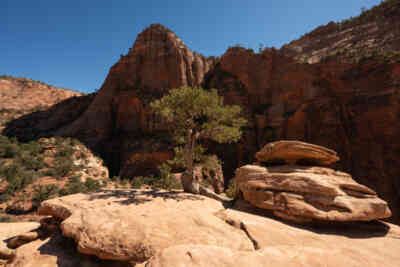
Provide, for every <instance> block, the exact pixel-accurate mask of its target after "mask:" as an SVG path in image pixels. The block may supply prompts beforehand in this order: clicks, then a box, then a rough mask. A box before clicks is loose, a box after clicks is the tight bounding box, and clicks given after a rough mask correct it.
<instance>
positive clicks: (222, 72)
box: [6, 9, 400, 223]
mask: <svg viewBox="0 0 400 267" xmlns="http://www.w3.org/2000/svg"><path fill="white" fill-rule="evenodd" d="M396 12H397V9H396ZM396 12H394V13H395V15H394V17H396V16H397V15H396V14H397V13H396ZM391 19H392V18H389V19H388V21H391ZM326 27H328V28H326V29H327V31H326V32H325V30H321V33H319V36H320V37H318V38H322V37H321V36H324V35H327V37H326V39H324V40H325V41H323V42H326V43H328V44H330V43H332V42H334V40H333V39H329V38H331V37H329V36H331V35H330V34H329V27H331V26H326ZM360 27H361V26H360ZM368 27H369V26H368ZM323 29H325V28H323ZM396 29H397V28H395V27H394V31H393V33H396ZM378 31H379V28H378ZM317 32H320V30H318V31H317ZM360 32H361V30H360ZM382 34H383V33H382ZM341 36H342V37H341ZM377 36H378V35H377ZM379 36H380V35H379ZM385 36H391V35H390V34H389V33H385ZM332 38H334V39H335V38H336V39H337V40H342V42H343V43H346V42H347V40H348V38H349V37H348V36H347V35H336V37H332ZM340 38H343V39H340ZM357 38H361V39H362V38H364V37H361V35H360V36H359V37H357ZM336 39H335V40H336ZM307 40H308V39H307ZM310 40H311V39H310ZM321 40H322V39H321ZM376 40H377V41H379V42H380V41H381V40H380V37H379V38H378V37H376ZM300 41H301V40H300ZM300 41H296V42H297V44H298V45H299V46H300V43H299V42H300ZM392 41H393V42H392ZM392 41H390V42H388V44H393V47H394V48H393V49H395V48H396V46H395V45H396V44H397V43H396V41H394V39H393V40H392ZM307 42H308V43H310V44H312V41H307ZM307 42H303V43H304V44H302V46H303V48H302V51H320V50H318V49H317V48H316V47H315V46H314V47H312V46H307V44H308V43H307ZM321 42H322V41H321ZM321 42H318V43H321ZM360 42H361V41H360ZM360 42H355V43H354V44H353V43H352V42H347V44H346V47H347V46H349V47H350V48H351V46H352V45H357V44H360ZM363 42H364V41H363ZM361 43H362V42H361ZM377 46H380V45H379V44H378V45H377ZM306 47H308V48H306ZM350 48H349V49H350ZM357 49H359V48H357ZM289 50H290V47H288V46H286V47H284V48H283V49H282V50H281V51H278V50H276V49H265V50H264V51H262V52H261V53H254V52H253V51H252V50H249V49H245V48H241V47H233V48H230V49H228V50H227V51H226V53H224V54H223V55H222V56H221V57H220V58H212V59H206V58H205V57H204V56H202V55H200V54H197V53H194V52H192V51H190V49H189V48H187V47H186V46H185V45H184V43H183V42H182V41H181V40H180V39H179V38H178V37H177V36H176V35H175V34H174V33H173V32H171V31H170V30H168V29H167V28H165V27H164V26H162V25H159V24H154V25H151V26H150V27H149V28H147V29H145V30H144V31H143V32H142V33H141V34H139V35H138V37H137V39H136V41H135V43H134V45H133V47H132V48H131V49H130V51H129V53H128V54H127V55H126V56H121V59H120V60H119V61H118V62H117V63H116V64H115V65H114V66H113V67H112V68H111V69H110V72H109V74H108V76H107V78H106V79H105V82H104V84H103V85H102V87H101V89H100V90H99V92H98V93H97V94H96V95H94V96H93V98H92V99H93V100H92V99H88V98H86V102H85V104H84V105H81V106H82V108H81V109H80V111H79V113H77V112H76V114H75V113H74V114H72V115H71V114H70V113H71V112H69V113H68V112H66V114H70V115H68V116H67V117H68V118H69V119H68V121H65V123H64V124H60V123H56V122H54V125H53V127H50V126H46V127H47V128H46V129H48V130H49V129H50V130H51V132H52V134H54V135H64V136H73V137H76V138H79V139H80V140H81V141H82V142H84V143H86V144H87V145H89V146H90V147H91V148H93V149H94V150H95V151H97V152H98V153H99V154H100V155H101V156H102V157H103V159H104V160H105V162H106V164H107V165H108V166H109V168H110V173H111V175H120V176H122V177H134V176H139V175H148V174H151V173H154V172H155V171H156V168H157V165H158V164H160V163H161V162H163V161H165V160H167V159H170V158H171V157H172V156H173V154H172V148H173V142H172V141H171V139H170V137H169V135H168V134H167V130H168V124H166V123H165V122H164V121H163V120H162V119H161V118H158V117H156V116H154V115H153V114H152V112H151V110H150V108H149V105H148V104H149V103H150V101H152V100H154V99H156V98H159V97H161V96H162V95H163V94H165V93H166V92H167V90H168V89H169V88H174V87H180V86H200V85H201V86H203V87H204V88H217V89H218V90H219V92H220V94H221V95H223V96H224V99H225V103H226V104H238V105H241V106H242V107H243V114H244V116H246V118H247V119H248V121H249V124H248V126H247V127H246V128H245V129H244V135H243V138H242V140H241V141H240V142H239V143H238V144H235V145H214V144H209V151H210V152H212V153H216V154H217V155H218V156H219V157H220V158H222V159H223V161H224V165H223V168H224V173H225V177H226V179H230V178H231V177H232V176H233V172H234V170H235V169H236V168H237V167H238V166H241V165H243V164H245V163H249V162H252V161H253V158H252V155H254V154H255V152H256V151H258V150H259V149H260V148H261V147H262V146H263V145H264V144H265V143H267V142H270V141H276V140H280V139H288V140H301V141H306V142H310V143H314V144H318V145H323V146H326V147H328V148H331V149H334V150H336V151H337V152H338V154H339V156H340V157H341V160H340V161H339V163H338V164H337V165H336V166H335V168H337V169H340V170H344V171H346V172H349V173H351V174H352V176H353V177H354V179H355V180H356V181H357V182H359V183H362V184H365V185H367V186H369V187H371V188H373V189H374V190H375V191H376V192H377V193H378V195H379V196H380V197H381V198H383V199H385V200H386V201H388V202H389V203H390V208H391V210H392V212H393V219H392V221H394V222H397V223H400V180H399V179H398V177H399V176H400V169H399V168H398V166H399V160H398V159H399V158H400V140H399V139H398V137H399V136H400V129H399V127H397V125H398V124H399V121H400V106H399V105H400V98H399V86H400V63H399V62H400V61H398V60H397V59H396V57H394V58H393V57H391V58H387V57H384V56H379V55H378V56H377V58H375V57H365V58H364V59H363V60H355V61H354V60H344V58H345V57H343V58H341V57H337V58H336V59H335V58H333V59H328V60H321V58H324V57H325V56H324V53H322V56H318V58H319V59H318V60H314V59H313V60H311V62H312V63H315V64H307V63H300V62H299V61H306V62H309V60H299V57H301V55H302V54H301V53H299V54H293V53H292V54H291V52H290V51H289ZM292 50H293V49H292ZM328 50H329V49H328ZM389 50H390V49H389ZM288 51H289V52H288ZM390 51H391V50H390ZM307 53H308V52H307ZM310 53H311V54H312V55H314V54H318V53H319V52H316V53H314V52H310ZM313 53H314V54H313ZM307 57H308V56H307ZM342 59H343V60H342ZM78 106H79V105H78ZM55 113H56V112H55ZM45 118H46V120H47V121H52V120H51V118H49V117H45ZM71 121H72V123H70V122H71ZM35 124H37V125H40V123H35ZM13 125H14V126H15V125H17V124H16V123H14V124H13ZM46 125H48V122H47V124H46ZM30 126H31V128H35V127H36V126H35V125H30ZM6 130H7V129H6ZM6 132H7V131H6ZM39 132H40V131H39ZM8 133H10V134H9V135H24V130H18V127H17V126H15V127H14V128H13V127H9V129H8ZM16 133H19V134H16ZM35 134H36V135H38V136H39V135H40V134H38V133H35Z"/></svg>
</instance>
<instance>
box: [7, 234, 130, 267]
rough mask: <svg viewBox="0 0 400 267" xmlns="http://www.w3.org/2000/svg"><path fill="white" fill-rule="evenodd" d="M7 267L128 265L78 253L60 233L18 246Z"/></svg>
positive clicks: (111, 266) (127, 265)
mask: <svg viewBox="0 0 400 267" xmlns="http://www.w3.org/2000/svg"><path fill="white" fill-rule="evenodd" d="M6 266H7V267H75V266H85V267H86V266H88V267H100V266H101V267H129V266H131V265H129V264H128V263H121V262H116V261H102V260H99V259H98V258H96V257H90V256H86V255H82V254H79V253H78V252H77V251H76V249H75V244H74V242H73V241H72V240H69V239H67V238H65V237H63V236H61V235H60V234H55V235H52V236H50V237H48V238H44V239H38V240H36V241H33V242H30V243H28V244H25V245H23V246H21V247H19V248H18V249H17V250H16V256H15V258H14V259H13V260H12V261H11V262H9V263H8V264H7V265H6Z"/></svg>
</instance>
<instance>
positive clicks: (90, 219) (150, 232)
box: [39, 190, 254, 262]
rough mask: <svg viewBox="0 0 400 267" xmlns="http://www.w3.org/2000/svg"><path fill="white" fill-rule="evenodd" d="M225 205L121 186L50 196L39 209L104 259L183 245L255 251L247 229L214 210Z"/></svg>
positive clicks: (132, 257) (82, 248)
mask: <svg viewBox="0 0 400 267" xmlns="http://www.w3.org/2000/svg"><path fill="white" fill-rule="evenodd" d="M223 209H224V206H223V204H222V203H221V202H218V201H215V200H213V199H209V198H206V197H203V196H198V195H191V194H186V193H182V192H181V191H173V192H164V191H150V190H141V191H139V190H116V191H104V192H101V193H95V194H77V195H70V196H66V197H62V198H57V199H51V200H47V201H45V202H43V203H42V204H41V206H40V208H39V213H40V214H42V215H52V216H54V217H58V218H61V219H64V221H63V222H62V223H61V229H62V233H63V235H64V236H66V237H71V238H73V239H74V240H75V242H76V243H77V249H78V251H79V252H80V253H83V254H89V255H96V256H97V257H99V258H101V259H112V260H120V261H133V262H143V261H145V260H148V259H149V258H151V257H152V256H153V255H155V254H156V253H157V252H158V251H161V250H162V249H164V248H167V247H170V246H173V245H183V244H193V245H212V246H220V247H226V248H230V249H232V250H246V251H252V250H254V247H253V245H252V243H251V241H250V240H249V239H248V237H247V235H246V234H245V232H243V231H241V230H240V229H235V228H233V227H232V226H230V225H229V224H227V223H225V222H224V221H222V220H221V219H219V218H218V217H216V216H215V215H214V214H215V213H217V212H218V211H221V210H223Z"/></svg>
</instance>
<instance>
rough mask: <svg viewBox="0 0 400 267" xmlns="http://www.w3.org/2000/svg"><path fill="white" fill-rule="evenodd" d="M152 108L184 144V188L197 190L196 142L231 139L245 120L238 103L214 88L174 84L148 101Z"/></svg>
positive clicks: (221, 141)
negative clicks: (227, 100)
mask: <svg viewBox="0 0 400 267" xmlns="http://www.w3.org/2000/svg"><path fill="white" fill-rule="evenodd" d="M150 106H151V107H152V109H153V110H154V112H155V113H156V114H158V115H160V116H162V117H164V118H166V119H167V120H168V122H169V123H170V131H171V132H172V133H173V135H174V137H175V139H176V140H177V142H178V144H180V145H183V150H184V155H185V156H184V158H185V160H184V162H185V168H186V172H185V174H184V176H183V177H182V185H183V189H184V190H185V191H186V192H191V193H199V183H198V182H197V181H195V179H194V175H193V171H194V161H195V151H199V147H198V142H199V141H200V140H202V139H210V140H213V141H216V142H218V143H231V142H235V141H238V140H239V138H240V137H241V134H242V133H241V129H240V128H241V127H242V126H244V125H245V124H246V120H245V119H243V118H242V117H241V116H240V111H241V110H240V107H239V106H227V105H224V104H223V97H221V96H219V95H218V92H217V90H215V89H213V90H211V91H206V90H204V89H202V88H191V87H181V88H174V89H171V90H170V91H169V93H168V94H167V95H165V96H164V97H162V98H161V99H160V100H156V101H154V102H152V103H151V104H150Z"/></svg>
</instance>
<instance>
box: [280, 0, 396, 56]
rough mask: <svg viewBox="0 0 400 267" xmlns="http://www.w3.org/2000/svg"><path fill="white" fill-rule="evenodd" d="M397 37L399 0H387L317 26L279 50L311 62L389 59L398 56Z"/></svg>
mask: <svg viewBox="0 0 400 267" xmlns="http://www.w3.org/2000/svg"><path fill="white" fill-rule="evenodd" d="M399 36H400V1H398V0H387V1H383V2H382V3H381V4H380V5H378V6H375V7H373V8H372V9H370V10H365V11H363V12H362V13H361V14H360V16H358V17H355V18H351V19H347V20H344V21H341V22H338V23H334V22H330V23H329V24H327V25H324V26H320V27H318V28H316V29H315V30H313V31H312V32H310V33H308V34H305V35H304V36H302V37H301V38H300V39H298V40H295V41H292V42H290V43H289V44H287V45H285V46H283V47H282V52H283V53H284V54H285V55H287V56H290V57H294V58H295V59H296V60H298V61H300V62H307V63H311V64H313V63H317V62H321V60H322V61H323V60H326V59H328V58H332V57H334V58H335V59H336V60H338V59H339V60H341V61H344V62H358V61H360V60H363V59H365V58H375V59H377V58H379V57H387V58H391V57H393V56H399V55H398V51H399V50H400V38H399ZM396 54H397V55H396Z"/></svg>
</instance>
